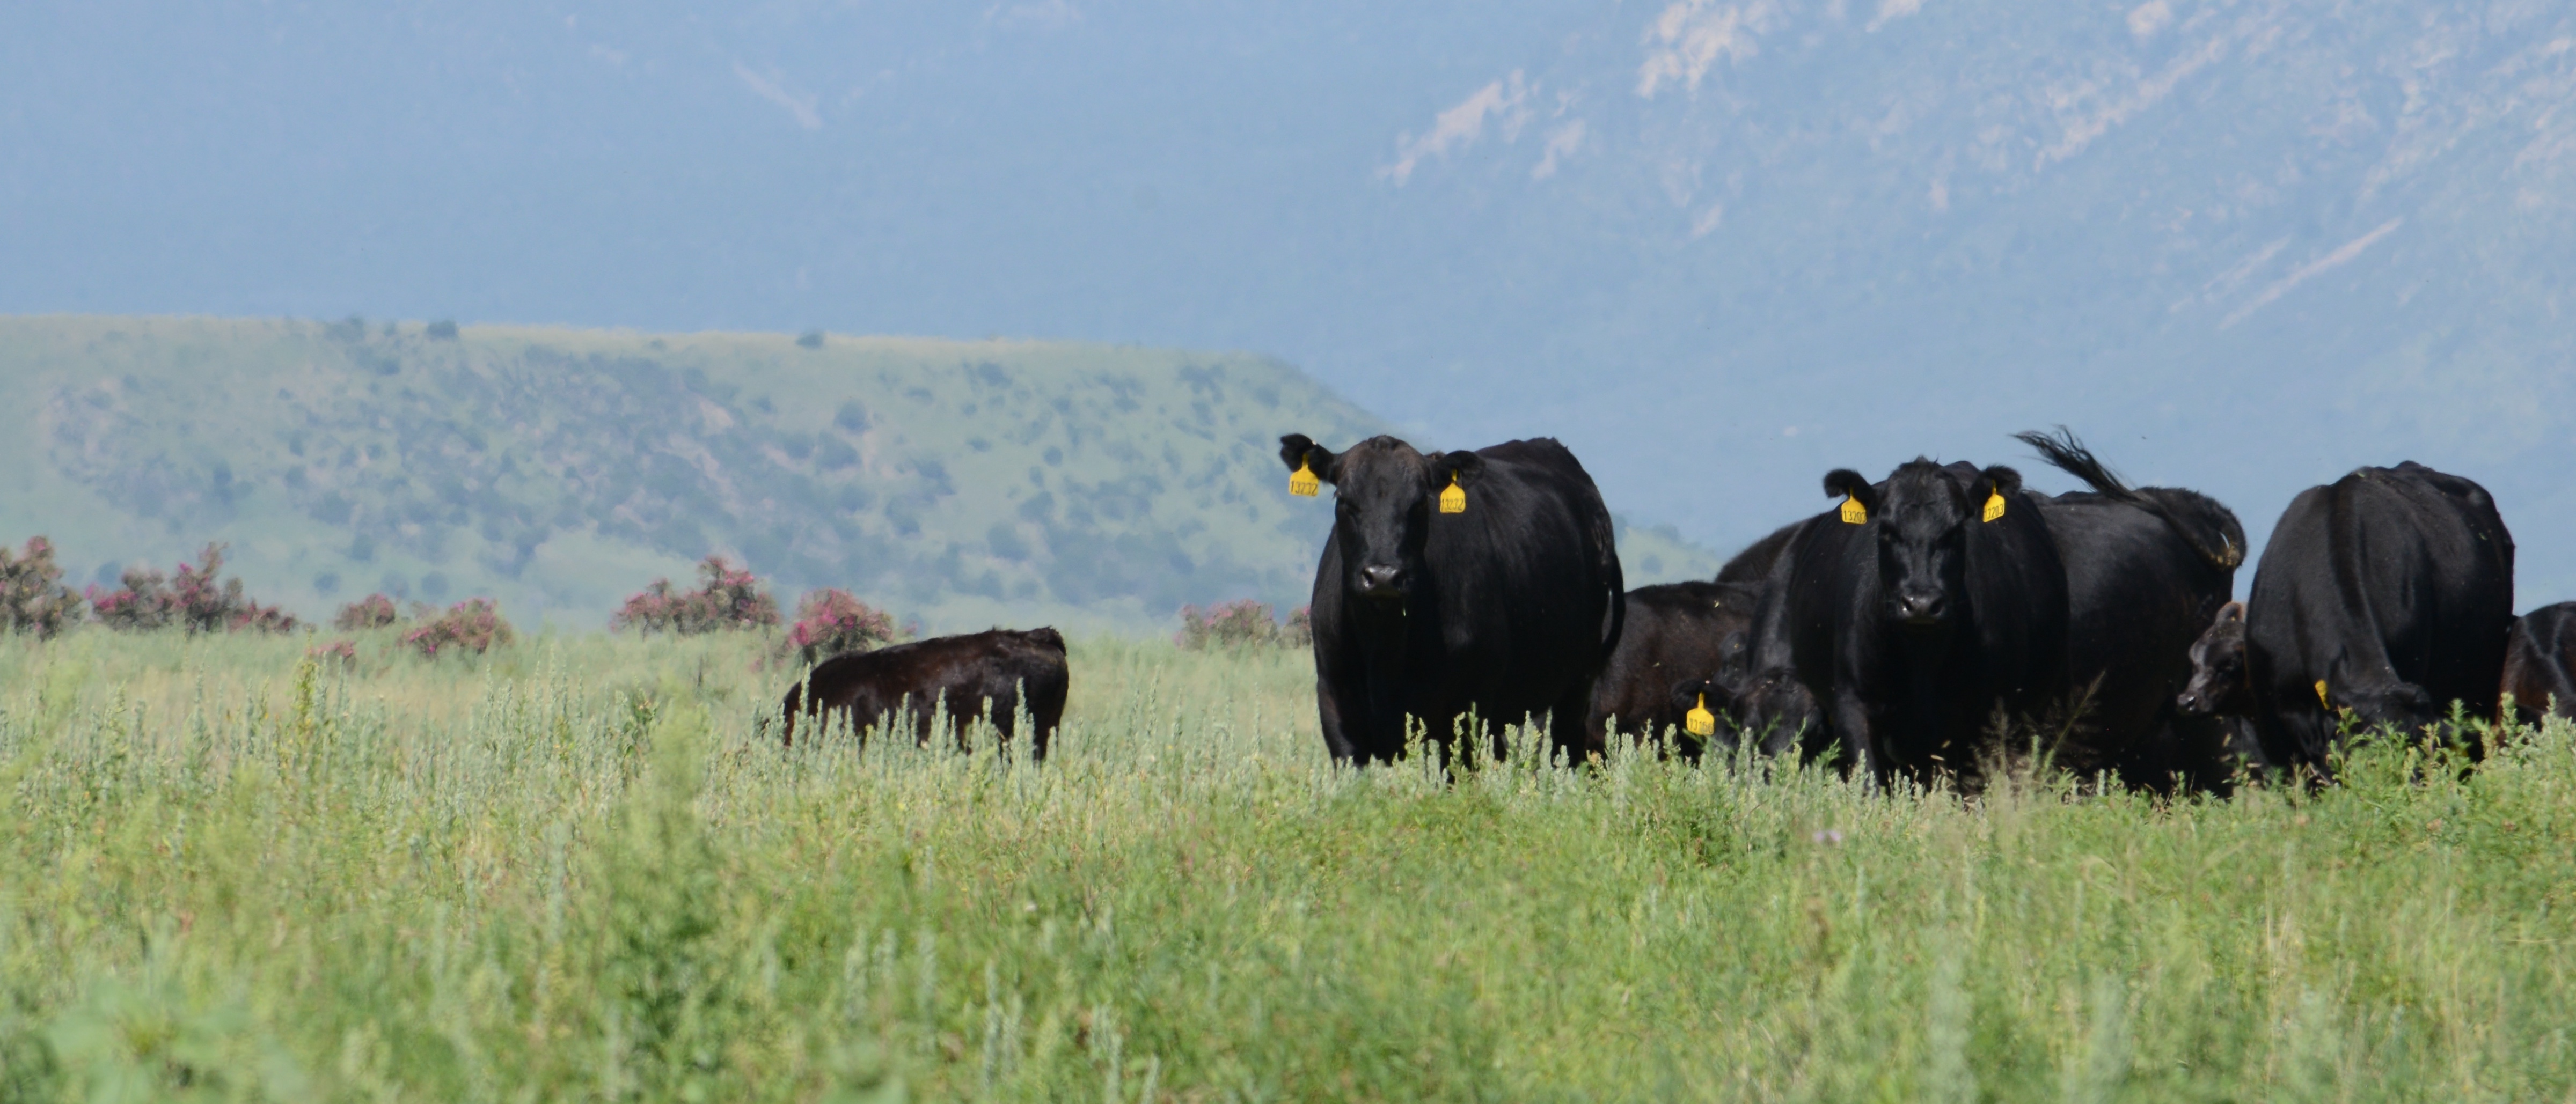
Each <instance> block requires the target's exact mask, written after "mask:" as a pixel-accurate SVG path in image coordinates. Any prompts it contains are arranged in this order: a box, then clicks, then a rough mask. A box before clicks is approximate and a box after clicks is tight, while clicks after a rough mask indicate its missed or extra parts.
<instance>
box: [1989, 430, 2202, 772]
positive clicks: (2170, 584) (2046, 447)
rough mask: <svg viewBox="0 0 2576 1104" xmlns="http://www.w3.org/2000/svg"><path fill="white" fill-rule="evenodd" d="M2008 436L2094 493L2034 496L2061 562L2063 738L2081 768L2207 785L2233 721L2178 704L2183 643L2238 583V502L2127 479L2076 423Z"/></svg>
mask: <svg viewBox="0 0 2576 1104" xmlns="http://www.w3.org/2000/svg"><path fill="white" fill-rule="evenodd" d="M2059 433H2060V434H2061V436H2058V437H2050V436H2048V435H2046V434H2041V433H2036V432H2031V433H2021V434H2016V435H2015V439H2016V440H2019V441H2021V442H2022V443H2023V444H2026V445H2029V446H2030V447H2031V448H2033V449H2035V450H2037V451H2038V452H2039V455H2040V458H2041V459H2043V460H2046V461H2047V462H2048V463H2049V464H2051V465H2053V466H2055V467H2057V468H2059V469H2061V470H2063V471H2065V472H2066V473H2067V474H2069V475H2073V476H2074V477H2076V478H2078V479H2081V480H2083V481H2084V482H2085V484H2086V485H2087V486H2090V487H2092V488H2093V489H2092V490H2090V491H2073V492H2069V493H2067V494H2062V495H2057V496H2055V497H2053V498H2051V497H2041V498H2038V499H2037V501H2038V503H2039V513H2040V516H2041V517H2042V518H2045V519H2046V520H2047V522H2048V531H2049V534H2050V536H2052V537H2054V538H2055V539H2056V541H2057V554H2058V558H2059V560H2061V561H2062V562H2064V563H2065V565H2066V601H2067V621H2066V634H2067V635H2066V645H2067V657H2068V662H2069V676H2070V678H2071V679H2072V680H2073V681H2072V692H2073V695H2074V698H2075V702H2076V703H2078V704H2079V705H2080V713H2079V715H2078V716H2077V717H2076V718H2075V719H2074V722H2073V729H2072V731H2071V732H2070V733H2069V735H2068V738H2067V739H2066V740H2065V741H2064V742H2063V743H2061V744H2060V745H2059V747H2058V748H2057V753H2056V754H2057V763H2058V765H2060V766H2062V767H2065V768H2066V769H2068V770H2070V771H2072V772H2074V773H2075V774H2077V775H2079V776H2085V775H2091V774H2093V773H2094V772H2096V771H2103V770H2108V771H2113V772H2116V773H2117V774H2118V775H2119V777H2120V780H2121V781H2122V782H2123V783H2125V784H2127V785H2130V786H2133V787H2141V788H2145V789H2151V790H2154V791H2156V792H2158V793H2170V792H2172V790H2173V789H2174V787H2175V786H2177V785H2179V786H2183V787H2185V788H2189V789H2195V790H2198V789H2214V788H2218V787H2221V786H2224V785H2225V784H2226V782H2227V778H2228V774H2229V764H2228V761H2227V760H2228V734H2229V733H2228V725H2227V723H2226V722H2225V721H2222V720H2219V719H2218V718H2216V717H2211V716H2206V715H2194V714H2189V713H2186V712H2184V711H2183V709H2182V708H2181V706H2180V705H2179V704H2178V702H2177V695H2179V694H2180V693H2181V692H2182V690H2183V688H2184V686H2185V684H2187V683H2188V682H2190V680H2191V673H2192V662H2191V647H2192V642H2193V641H2194V640H2196V639H2197V638H2198V637H2199V636H2200V634H2201V631H2202V630H2203V629H2204V628H2206V627H2208V626H2209V624H2210V622H2211V619H2212V618H2214V617H2216V616H2217V614H2218V610H2219V608H2220V607H2222V606H2225V605H2226V604H2227V601H2228V596H2229V595H2230V594H2232V593H2234V591H2235V587H2236V567H2237V565H2238V564H2240V563H2242V562H2244V559H2245V529H2244V527H2243V526H2242V525H2240V524H2238V523H2237V520H2236V514H2235V513H2234V512H2233V511H2231V510H2229V509H2228V508H2227V507H2225V506H2222V505H2219V504H2218V502H2217V501H2216V500H2214V499H2211V498H2209V497H2207V496H2205V495H2202V494H2200V493H2198V492H2196V491H2187V490H2180V489H2176V488H2170V487H2139V488H2134V489H2132V488H2130V487H2129V486H2127V485H2126V484H2124V483H2122V482H2121V481H2120V479H2119V477H2117V476H2115V475H2113V474H2112V473H2111V472H2110V471H2109V469H2107V468H2105V467H2103V465H2102V462H2101V461H2100V460H2098V459H2096V458H2095V457H2094V456H2093V454H2092V453H2091V452H2089V451H2087V450H2086V449H2085V448H2084V446H2083V444H2082V443H2081V442H2078V441H2077V440H2076V439H2075V436H2074V435H2073V434H2071V433H2067V432H2065V430H2064V428H2063V427H2060V429H2059Z"/></svg>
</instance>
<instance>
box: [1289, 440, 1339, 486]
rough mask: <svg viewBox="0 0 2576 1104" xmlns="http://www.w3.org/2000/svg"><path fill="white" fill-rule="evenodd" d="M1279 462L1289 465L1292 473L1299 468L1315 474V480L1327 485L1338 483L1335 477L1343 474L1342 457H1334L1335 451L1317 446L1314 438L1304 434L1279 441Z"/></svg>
mask: <svg viewBox="0 0 2576 1104" xmlns="http://www.w3.org/2000/svg"><path fill="white" fill-rule="evenodd" d="M1279 462H1280V463H1283V464H1286V465H1288V470H1289V471H1292V472H1293V471H1296V470H1297V469H1299V468H1305V469H1306V470H1308V471H1311V472H1314V473H1315V478H1317V479H1321V480H1323V481H1324V482H1326V483H1335V482H1338V480H1337V479H1336V478H1335V477H1336V476H1338V475H1340V474H1341V457H1339V456H1335V455H1333V450H1331V449H1328V448H1325V447H1324V446H1322V445H1319V444H1316V443H1315V439H1314V438H1312V437H1308V436H1306V435H1305V434H1303V433H1291V434H1289V435H1287V436H1285V437H1281V438H1280V439H1279Z"/></svg>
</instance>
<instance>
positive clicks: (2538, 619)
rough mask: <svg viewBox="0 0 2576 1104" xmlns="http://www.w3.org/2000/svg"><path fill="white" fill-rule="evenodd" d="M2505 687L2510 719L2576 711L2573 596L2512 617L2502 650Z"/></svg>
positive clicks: (2524, 719)
mask: <svg viewBox="0 0 2576 1104" xmlns="http://www.w3.org/2000/svg"><path fill="white" fill-rule="evenodd" d="M2504 692H2505V693H2507V694H2511V695H2513V712H2514V716H2513V718H2512V719H2514V720H2517V721H2520V722H2521V723H2523V724H2539V723H2540V720H2541V718H2542V717H2543V716H2558V717H2576V602H2560V603H2558V604H2557V605H2554V606H2542V607H2540V608H2539V609H2536V610H2533V611H2531V612H2530V613H2526V614H2523V615H2522V617H2521V618H2520V619H2518V620H2516V621H2515V622H2514V623H2513V632H2512V634H2511V636H2510V637H2509V639H2508V642H2507V643H2506V645H2505V650H2504Z"/></svg>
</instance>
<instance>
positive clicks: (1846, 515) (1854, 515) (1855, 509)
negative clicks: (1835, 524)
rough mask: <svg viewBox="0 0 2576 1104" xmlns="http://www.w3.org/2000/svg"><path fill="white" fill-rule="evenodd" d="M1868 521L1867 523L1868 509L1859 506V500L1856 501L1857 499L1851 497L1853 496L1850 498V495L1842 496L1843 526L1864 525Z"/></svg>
mask: <svg viewBox="0 0 2576 1104" xmlns="http://www.w3.org/2000/svg"><path fill="white" fill-rule="evenodd" d="M1868 521H1869V507H1867V506H1863V505H1861V504H1860V499H1858V498H1855V497H1853V496H1851V495H1844V496H1843V524H1845V525H1862V524H1866V523H1867V522H1868Z"/></svg>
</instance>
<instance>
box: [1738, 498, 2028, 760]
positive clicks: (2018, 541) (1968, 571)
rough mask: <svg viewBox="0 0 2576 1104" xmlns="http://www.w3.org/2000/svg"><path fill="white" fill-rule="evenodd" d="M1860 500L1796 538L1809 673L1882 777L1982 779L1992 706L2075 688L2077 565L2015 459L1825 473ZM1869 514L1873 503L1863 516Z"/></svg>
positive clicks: (1796, 610)
mask: <svg viewBox="0 0 2576 1104" xmlns="http://www.w3.org/2000/svg"><path fill="white" fill-rule="evenodd" d="M1825 492H1826V493H1827V494H1829V495H1834V496H1837V497H1845V498H1847V499H1849V501H1850V502H1851V503H1853V504H1856V505H1857V506H1858V507H1860V509H1861V511H1863V512H1862V513H1854V514H1851V515H1849V520H1846V519H1845V515H1844V514H1843V513H1842V512H1841V511H1829V512H1827V513H1826V514H1824V515H1822V516H1820V517H1818V518H1816V519H1813V520H1812V521H1811V522H1810V523H1808V524H1807V526H1806V529H1805V532H1804V533H1802V534H1801V535H1800V536H1799V537H1797V538H1796V539H1794V540H1793V541H1792V542H1791V547H1790V548H1789V550H1788V554H1787V563H1786V571H1785V586H1783V587H1782V588H1781V589H1780V590H1779V592H1778V594H1777V595H1776V597H1777V600H1778V601H1779V602H1780V606H1781V608H1780V613H1781V614H1782V615H1784V616H1786V618H1787V622H1786V624H1785V626H1784V628H1785V631H1786V632H1787V637H1788V643H1789V646H1790V652H1791V658H1792V660H1793V663H1794V666H1795V669H1796V671H1797V677H1798V681H1799V682H1801V683H1804V684H1805V686H1806V688H1807V690H1808V692H1809V693H1811V694H1813V695H1814V696H1815V699H1816V701H1817V702H1819V703H1821V704H1823V706H1824V707H1825V709H1826V710H1827V711H1828V712H1829V715H1830V716H1831V718H1832V730H1833V734H1834V736H1835V738H1836V739H1837V740H1838V741H1839V742H1840V744H1841V746H1842V748H1843V750H1844V752H1845V754H1846V756H1847V758H1848V761H1849V762H1850V763H1851V765H1852V766H1853V767H1854V768H1855V769H1858V770H1861V771H1864V772H1866V774H1867V775H1868V776H1870V777H1871V778H1873V779H1876V780H1878V781H1881V782H1884V781H1885V780H1887V779H1888V778H1889V776H1890V775H1892V774H1893V773H1895V772H1897V771H1903V772H1905V773H1906V774H1908V775H1911V776H1913V777H1916V778H1926V777H1929V776H1930V775H1932V774H1934V773H1937V772H1942V771H1950V772H1956V773H1957V774H1958V775H1959V776H1960V778H1961V781H1962V783H1963V784H1965V785H1969V786H1973V785H1975V784H1976V782H1977V781H1978V779H1979V777H1980V774H1979V771H1980V768H1981V766H1982V763H1981V760H1982V759H1983V758H1984V757H1985V756H1986V754H1987V753H1989V752H1993V751H1997V750H2000V749H2001V747H2002V746H2003V745H2002V744H2000V743H1999V742H1998V738H1999V736H2000V735H2001V734H2000V733H1998V732H1996V730H1995V725H1994V721H1995V719H1996V717H1997V716H1998V711H2000V712H2001V715H2003V716H2007V717H2011V716H2023V717H2027V716H2032V715H2035V714H2036V713H2037V712H2038V711H2039V710H2040V709H2041V708H2043V707H2044V706H2048V705H2052V704H2055V703H2057V702H2059V701H2060V700H2061V698H2062V695H2063V693H2064V691H2065V689H2066V683H2067V677H2066V675H2067V667H2066V569H2065V567H2064V566H2063V565H2061V564H2060V563H2059V561H2058V556H2057V545H2056V543H2055V541H2053V540H2052V539H2051V538H2050V536H2049V531H2048V523H2047V521H2046V520H2044V519H2043V517H2042V516H2041V513H2040V510H2039V508H2038V506H2037V505H2036V504H2035V503H2034V502H2033V501H2032V499H2031V497H2030V496H2029V495H2026V494H2024V493H2022V489H2021V475H2020V473H2018V472H2015V471H2014V470H2012V469H2011V468H2007V467H2000V466H1998V467H1990V468H1985V469H1983V470H1979V469H1976V468H1973V467H1970V466H1968V465H1965V464H1957V465H1952V466H1951V468H1948V469H1945V468H1943V467H1942V466H1941V465H1939V464H1936V463H1933V462H1932V461H1930V460H1924V459H1916V460H1914V461H1911V462H1909V463H1906V464H1904V465H1902V466H1900V467H1898V468H1897V469H1896V470H1895V471H1894V472H1893V473H1891V474H1890V475H1889V476H1888V477H1887V480H1886V481H1885V482H1884V483H1880V484H1875V485H1873V484H1872V483H1870V482H1869V481H1868V480H1867V479H1864V478H1862V477H1861V475H1860V474H1859V473H1858V472H1854V471H1850V470H1848V469H1843V470H1837V471H1834V472H1832V473H1830V474H1828V475H1826V476H1825ZM1864 515H1865V516H1864Z"/></svg>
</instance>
